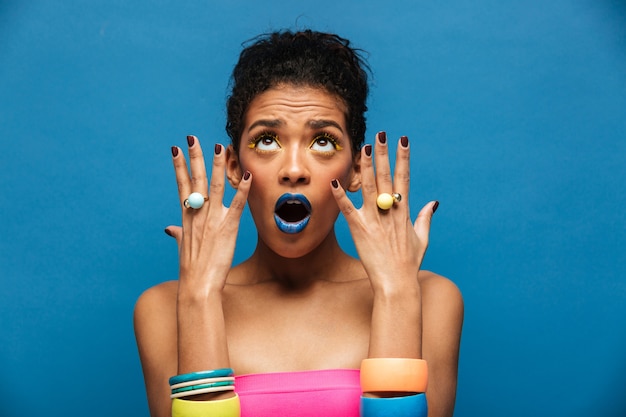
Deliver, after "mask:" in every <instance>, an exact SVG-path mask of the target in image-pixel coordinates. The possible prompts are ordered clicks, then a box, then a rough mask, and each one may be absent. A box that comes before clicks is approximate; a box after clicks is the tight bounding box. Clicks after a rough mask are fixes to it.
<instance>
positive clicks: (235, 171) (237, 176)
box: [226, 145, 243, 189]
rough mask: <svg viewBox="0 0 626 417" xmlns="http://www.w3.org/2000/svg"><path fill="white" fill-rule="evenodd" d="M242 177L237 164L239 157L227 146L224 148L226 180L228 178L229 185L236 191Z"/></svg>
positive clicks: (241, 171)
mask: <svg viewBox="0 0 626 417" xmlns="http://www.w3.org/2000/svg"><path fill="white" fill-rule="evenodd" d="M242 176H243V170H242V169H241V164H240V163H239V156H238V155H237V152H235V149H233V145H228V147H227V148H226V178H228V182H229V183H230V185H231V186H232V187H233V188H235V189H236V188H237V187H238V186H239V182H240V181H241V177H242Z"/></svg>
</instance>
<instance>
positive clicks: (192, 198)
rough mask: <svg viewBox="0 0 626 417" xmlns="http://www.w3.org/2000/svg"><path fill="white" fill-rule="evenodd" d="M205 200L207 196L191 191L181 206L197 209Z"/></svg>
mask: <svg viewBox="0 0 626 417" xmlns="http://www.w3.org/2000/svg"><path fill="white" fill-rule="evenodd" d="M205 201H209V197H205V196H203V195H202V194H200V193H191V194H189V197H187V198H186V199H185V201H183V206H185V207H186V208H192V209H195V210H199V209H201V208H202V206H203V205H204V202H205Z"/></svg>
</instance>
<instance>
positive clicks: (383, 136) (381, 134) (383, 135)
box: [378, 132, 387, 145]
mask: <svg viewBox="0 0 626 417" xmlns="http://www.w3.org/2000/svg"><path fill="white" fill-rule="evenodd" d="M378 141H379V142H380V143H381V144H382V145H384V144H385V143H387V133H386V132H378Z"/></svg>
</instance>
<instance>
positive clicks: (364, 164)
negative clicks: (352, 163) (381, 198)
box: [361, 145, 378, 208]
mask: <svg viewBox="0 0 626 417" xmlns="http://www.w3.org/2000/svg"><path fill="white" fill-rule="evenodd" d="M377 190H378V189H377V187H376V176H375V174H374V164H373V163H372V145H365V146H363V149H361V194H362V195H363V205H364V206H365V207H369V208H376V197H378V191H377Z"/></svg>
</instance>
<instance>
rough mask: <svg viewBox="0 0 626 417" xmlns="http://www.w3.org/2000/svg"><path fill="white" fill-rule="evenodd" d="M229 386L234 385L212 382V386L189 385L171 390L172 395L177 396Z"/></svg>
mask: <svg viewBox="0 0 626 417" xmlns="http://www.w3.org/2000/svg"><path fill="white" fill-rule="evenodd" d="M229 385H235V384H234V383H233V381H222V382H213V383H212V384H199V385H190V386H188V387H180V388H176V389H173V390H172V394H178V393H179V392H187V391H195V390H197V389H204V388H213V387H227V386H229Z"/></svg>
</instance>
